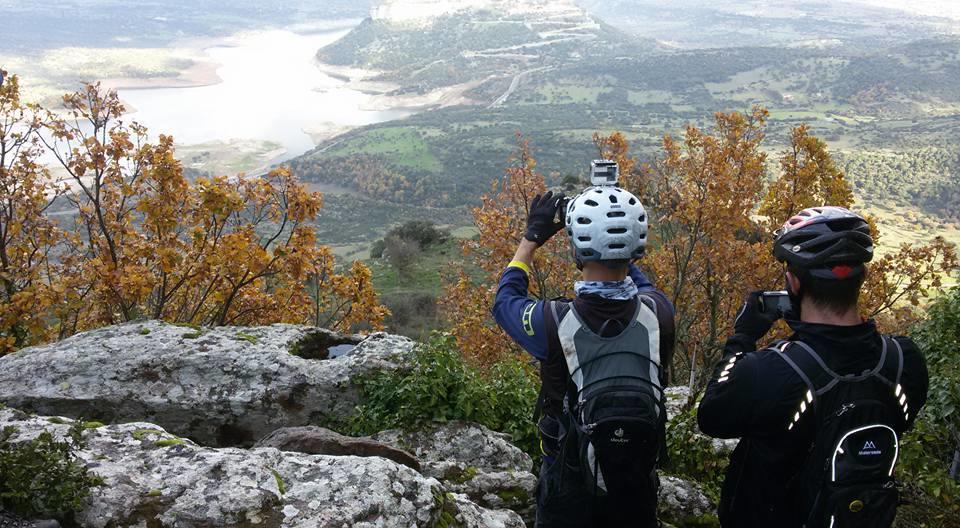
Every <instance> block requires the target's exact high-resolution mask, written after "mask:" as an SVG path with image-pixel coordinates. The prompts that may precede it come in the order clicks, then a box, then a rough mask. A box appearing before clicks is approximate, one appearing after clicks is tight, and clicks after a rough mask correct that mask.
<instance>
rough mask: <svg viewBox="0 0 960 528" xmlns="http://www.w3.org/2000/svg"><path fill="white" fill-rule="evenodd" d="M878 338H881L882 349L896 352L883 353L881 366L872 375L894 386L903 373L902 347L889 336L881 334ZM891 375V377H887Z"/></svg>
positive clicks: (898, 382) (897, 383)
mask: <svg viewBox="0 0 960 528" xmlns="http://www.w3.org/2000/svg"><path fill="white" fill-rule="evenodd" d="M880 339H882V340H883V349H884V351H887V352H889V350H890V349H891V348H892V349H893V350H895V351H896V354H890V353H887V354H884V356H883V358H882V361H881V363H882V364H881V367H880V369H879V370H878V371H877V372H876V374H874V376H875V377H877V378H879V379H880V380H881V381H883V382H884V383H886V384H887V385H889V386H891V387H895V386H897V385H900V377H901V376H902V375H903V347H902V346H900V343H899V342H897V340H896V339H894V338H893V337H891V336H886V335H883V336H880ZM890 343H893V347H890ZM891 375H892V377H888V376H891ZM898 396H899V395H898Z"/></svg>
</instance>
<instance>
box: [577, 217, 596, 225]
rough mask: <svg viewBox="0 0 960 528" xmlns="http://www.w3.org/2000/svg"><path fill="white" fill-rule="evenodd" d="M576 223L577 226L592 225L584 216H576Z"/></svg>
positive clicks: (591, 221)
mask: <svg viewBox="0 0 960 528" xmlns="http://www.w3.org/2000/svg"><path fill="white" fill-rule="evenodd" d="M577 223H578V224H583V225H587V224H592V223H593V220H590V219H589V218H587V217H585V216H578V217H577Z"/></svg>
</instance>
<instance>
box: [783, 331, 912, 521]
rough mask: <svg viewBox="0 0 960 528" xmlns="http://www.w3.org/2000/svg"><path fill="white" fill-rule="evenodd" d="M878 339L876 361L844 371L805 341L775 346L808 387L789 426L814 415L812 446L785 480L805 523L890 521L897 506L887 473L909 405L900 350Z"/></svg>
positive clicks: (892, 342) (893, 462)
mask: <svg viewBox="0 0 960 528" xmlns="http://www.w3.org/2000/svg"><path fill="white" fill-rule="evenodd" d="M882 339H883V348H882V352H881V354H880V361H879V362H878V363H877V365H876V366H875V367H874V368H873V369H871V370H867V371H864V372H863V373H861V374H854V375H845V376H841V375H839V374H837V373H836V372H834V371H833V370H831V369H830V368H829V367H827V365H826V363H825V362H824V361H823V359H822V358H821V357H820V356H819V355H818V354H817V353H816V352H815V351H814V350H813V349H812V348H810V346H808V345H807V344H805V343H803V342H800V341H792V342H788V343H784V344H783V345H782V346H781V347H778V348H779V350H780V353H779V356H780V357H781V358H783V360H784V361H786V362H787V364H788V365H790V367H792V368H793V370H794V371H796V373H797V374H798V375H799V376H800V377H801V378H802V379H803V381H804V383H806V385H807V388H808V391H807V392H806V394H805V395H804V398H803V399H802V400H801V402H800V404H799V407H798V408H797V410H796V412H795V413H794V415H793V417H792V420H791V422H790V423H789V424H788V425H787V428H788V429H789V430H793V429H794V427H795V426H797V425H798V424H799V423H800V419H801V417H802V416H804V415H805V413H807V412H808V411H811V410H812V412H813V413H814V414H815V420H814V421H815V423H814V427H815V436H814V441H813V445H812V446H811V447H810V451H809V452H808V454H807V458H806V460H805V461H804V464H803V468H802V469H801V471H800V473H799V474H798V476H797V477H796V478H795V479H794V480H793V481H792V482H791V484H790V486H789V489H790V492H791V494H792V496H793V497H794V498H795V499H796V503H795V507H796V511H797V517H798V518H799V519H801V520H804V522H803V526H804V527H805V528H861V527H862V528H887V527H889V526H891V525H892V524H893V519H894V517H895V516H896V513H897V506H898V505H899V492H898V490H897V483H896V481H895V480H894V477H893V471H894V467H895V466H896V463H897V456H898V454H899V449H900V446H899V440H900V435H901V433H903V431H904V430H905V429H906V424H907V418H908V416H909V415H908V413H909V412H910V407H909V402H908V401H907V399H906V398H907V397H906V394H905V393H904V392H903V388H902V387H901V386H900V375H901V373H902V372H903V349H902V348H901V347H900V344H899V343H897V341H896V340H895V339H891V338H888V337H886V336H884V337H883V338H882ZM793 345H796V346H793ZM795 352H796V353H795Z"/></svg>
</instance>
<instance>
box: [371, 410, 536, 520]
mask: <svg viewBox="0 0 960 528" xmlns="http://www.w3.org/2000/svg"><path fill="white" fill-rule="evenodd" d="M372 438H373V439H375V440H378V441H380V442H384V443H386V444H390V445H393V446H396V447H399V448H401V449H407V450H409V451H410V452H411V453H413V454H414V455H415V456H416V457H417V458H418V459H420V461H421V462H422V464H423V472H424V474H425V475H427V476H430V477H434V478H436V479H439V480H440V481H442V482H443V483H444V485H445V486H446V488H447V489H449V490H450V491H452V492H454V493H460V494H464V495H466V496H467V497H469V498H470V500H472V501H474V502H476V503H477V504H479V505H480V506H483V507H486V508H492V509H496V510H500V509H504V508H506V509H510V510H513V511H516V512H518V513H520V514H521V516H522V517H523V518H524V519H526V520H532V519H533V515H534V508H535V505H534V503H533V502H534V490H535V489H536V486H537V477H536V476H535V475H534V474H533V473H531V470H532V468H533V461H532V460H531V458H530V456H529V455H527V454H526V453H524V452H523V451H521V450H520V449H518V448H517V447H516V446H514V445H513V444H511V443H510V441H509V436H508V435H505V434H502V433H497V432H494V431H491V430H490V429H487V428H486V427H483V426H482V425H477V424H473V423H467V422H461V421H452V422H446V423H437V424H431V425H428V426H425V427H420V428H417V429H416V430H412V431H400V430H391V431H383V432H380V433H377V434H375V435H373V437H372Z"/></svg>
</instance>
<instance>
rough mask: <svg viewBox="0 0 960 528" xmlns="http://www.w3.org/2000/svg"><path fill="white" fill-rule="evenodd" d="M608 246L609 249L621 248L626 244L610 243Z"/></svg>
mask: <svg viewBox="0 0 960 528" xmlns="http://www.w3.org/2000/svg"><path fill="white" fill-rule="evenodd" d="M608 247H609V248H610V249H623V248H625V247H627V245H626V244H610V245H609V246H608Z"/></svg>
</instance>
